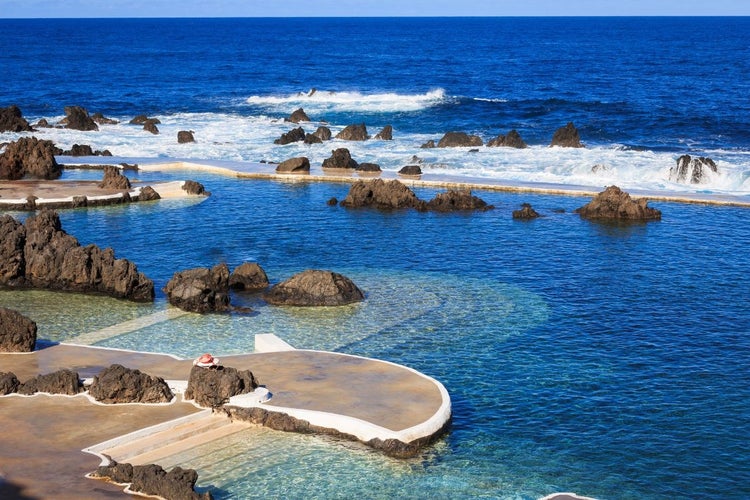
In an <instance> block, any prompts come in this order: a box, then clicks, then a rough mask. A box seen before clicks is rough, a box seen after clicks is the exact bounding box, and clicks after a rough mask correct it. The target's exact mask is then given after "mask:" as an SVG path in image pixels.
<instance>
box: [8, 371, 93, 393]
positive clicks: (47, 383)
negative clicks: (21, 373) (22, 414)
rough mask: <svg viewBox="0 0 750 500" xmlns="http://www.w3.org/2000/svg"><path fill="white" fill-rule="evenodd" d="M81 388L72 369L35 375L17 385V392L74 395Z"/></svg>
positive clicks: (79, 380) (79, 381) (78, 379)
mask: <svg viewBox="0 0 750 500" xmlns="http://www.w3.org/2000/svg"><path fill="white" fill-rule="evenodd" d="M82 389H83V384H81V379H80V378H79V377H78V373H76V372H74V371H73V370H67V369H63V370H58V371H56V372H52V373H47V374H45V375H37V376H36V377H34V378H32V379H29V380H27V381H26V382H24V383H22V384H21V385H19V386H18V393H19V394H24V395H27V396H30V395H32V394H35V393H37V392H46V393H49V394H66V395H68V396H75V395H76V394H78V393H79V392H81V390H82Z"/></svg>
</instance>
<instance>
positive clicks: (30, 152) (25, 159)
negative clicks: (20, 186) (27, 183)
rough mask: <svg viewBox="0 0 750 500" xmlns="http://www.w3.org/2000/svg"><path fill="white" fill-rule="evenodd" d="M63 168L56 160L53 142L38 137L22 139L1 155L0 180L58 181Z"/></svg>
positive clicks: (11, 144)
mask: <svg viewBox="0 0 750 500" xmlns="http://www.w3.org/2000/svg"><path fill="white" fill-rule="evenodd" d="M60 175H62V167H61V166H60V165H58V163H57V160H55V145H54V144H53V143H52V141H48V140H39V139H37V138H36V137H21V138H20V139H18V140H17V141H15V142H11V143H10V144H8V146H7V147H6V148H5V151H3V153H2V154H0V179H6V180H11V181H12V180H18V179H22V178H23V177H33V178H36V179H48V180H49V179H57V178H58V177H60Z"/></svg>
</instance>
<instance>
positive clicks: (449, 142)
mask: <svg viewBox="0 0 750 500" xmlns="http://www.w3.org/2000/svg"><path fill="white" fill-rule="evenodd" d="M481 145H482V138H481V137H479V136H477V135H469V134H467V133H466V132H447V133H446V134H445V135H443V137H442V138H441V139H440V141H438V144H437V147H439V148H460V147H467V146H471V147H475V146H481Z"/></svg>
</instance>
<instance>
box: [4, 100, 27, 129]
mask: <svg viewBox="0 0 750 500" xmlns="http://www.w3.org/2000/svg"><path fill="white" fill-rule="evenodd" d="M32 130H33V129H32V128H31V125H29V122H27V121H26V119H25V118H24V117H23V114H21V109H20V108H19V107H18V106H8V107H7V108H0V132H31V131H32Z"/></svg>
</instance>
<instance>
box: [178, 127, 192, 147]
mask: <svg viewBox="0 0 750 500" xmlns="http://www.w3.org/2000/svg"><path fill="white" fill-rule="evenodd" d="M189 142H195V136H194V135H193V131H192V130H180V131H179V132H177V143H178V144H187V143H189Z"/></svg>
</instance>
